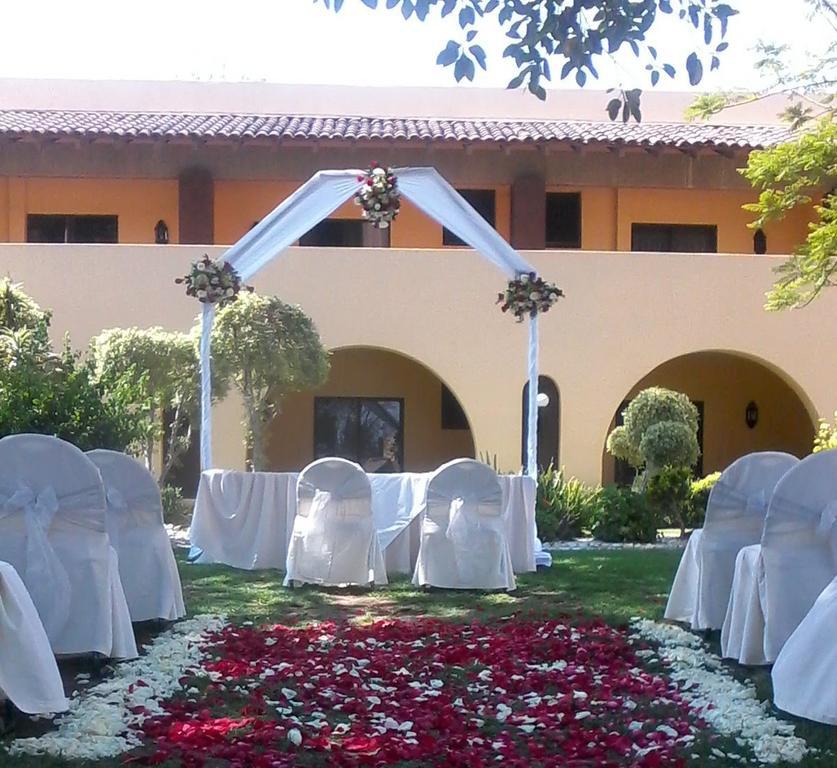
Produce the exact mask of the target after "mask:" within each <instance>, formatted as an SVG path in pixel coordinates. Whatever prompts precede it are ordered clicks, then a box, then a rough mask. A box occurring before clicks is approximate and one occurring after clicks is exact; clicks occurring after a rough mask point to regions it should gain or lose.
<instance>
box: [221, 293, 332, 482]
mask: <svg viewBox="0 0 837 768" xmlns="http://www.w3.org/2000/svg"><path fill="white" fill-rule="evenodd" d="M212 366H213V369H214V371H215V375H216V376H217V377H218V379H219V387H218V390H219V392H218V393H219V395H220V394H221V393H223V391H224V389H225V388H227V387H229V386H230V385H232V386H234V387H236V389H238V390H239V391H240V392H241V394H242V397H243V399H244V407H245V411H246V418H247V433H248V447H249V448H250V449H251V450H252V458H253V465H254V468H255V469H256V470H261V469H266V468H267V467H266V463H267V457H266V454H265V448H266V446H265V436H264V428H265V426H266V425H267V424H268V423H269V421H270V420H271V419H272V418H273V416H274V415H275V413H276V411H277V408H278V403H279V401H280V400H281V397H282V396H283V395H285V394H287V393H289V392H299V391H302V390H305V389H311V388H314V387H317V386H319V385H320V384H322V383H323V382H324V381H325V380H326V378H327V376H328V370H329V363H328V352H327V351H326V350H325V348H324V347H323V345H322V343H321V342H320V337H319V334H318V333H317V329H316V328H315V327H314V323H313V322H312V321H311V319H310V318H309V317H308V316H307V315H306V314H305V313H304V312H303V311H302V310H301V309H300V308H299V307H294V306H290V305H288V304H285V303H284V302H283V301H281V300H280V299H279V298H277V297H276V296H260V295H258V294H255V293H242V294H240V295H239V297H238V299H236V301H234V302H232V303H230V304H228V305H227V306H225V307H224V308H223V309H221V310H219V312H218V315H217V317H216V319H215V325H214V327H213V331H212Z"/></svg>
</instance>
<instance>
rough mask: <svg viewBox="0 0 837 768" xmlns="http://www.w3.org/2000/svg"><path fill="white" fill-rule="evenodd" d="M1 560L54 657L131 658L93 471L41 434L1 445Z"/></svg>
mask: <svg viewBox="0 0 837 768" xmlns="http://www.w3.org/2000/svg"><path fill="white" fill-rule="evenodd" d="M0 560H4V561H6V562H8V563H10V564H11V565H12V566H13V567H14V568H15V570H16V571H17V572H18V574H19V575H20V576H21V578H22V579H23V583H24V584H25V585H26V588H27V590H28V591H29V594H30V596H31V597H32V602H33V603H34V604H35V607H36V608H37V610H38V614H39V615H40V617H41V621H42V622H43V625H44V629H45V630H46V633H47V637H49V641H50V644H51V645H52V650H53V652H54V653H56V654H79V653H91V652H96V653H101V654H103V655H105V656H108V657H111V658H133V657H134V656H136V655H137V648H136V644H135V642H134V633H133V629H132V628H131V617H130V614H129V613H128V605H127V603H126V602H125V594H124V592H123V591H122V584H121V582H120V580H119V566H118V562H117V558H116V552H115V551H114V550H113V549H112V547H111V546H110V542H109V539H108V535H107V532H106V530H105V492H104V487H103V485H102V479H101V477H100V476H99V471H98V470H97V469H96V467H95V465H94V464H93V463H92V462H91V461H90V460H89V459H88V458H87V457H86V456H85V455H84V454H83V453H82V452H81V451H80V450H79V449H78V448H76V447H75V446H73V445H70V443H67V442H64V441H63V440H59V439H58V438H55V437H49V436H46V435H11V436H9V437H4V438H3V439H2V440H0Z"/></svg>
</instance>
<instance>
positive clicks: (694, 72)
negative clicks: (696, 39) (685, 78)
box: [686, 53, 703, 85]
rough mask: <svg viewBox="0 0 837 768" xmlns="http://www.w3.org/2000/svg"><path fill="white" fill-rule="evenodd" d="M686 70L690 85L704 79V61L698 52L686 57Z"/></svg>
mask: <svg viewBox="0 0 837 768" xmlns="http://www.w3.org/2000/svg"><path fill="white" fill-rule="evenodd" d="M686 72H688V74H689V84H690V85H697V84H698V83H699V82H700V81H701V80H702V79H703V63H702V62H701V60H700V59H699V58H698V55H697V54H696V53H690V54H689V56H688V58H687V59H686Z"/></svg>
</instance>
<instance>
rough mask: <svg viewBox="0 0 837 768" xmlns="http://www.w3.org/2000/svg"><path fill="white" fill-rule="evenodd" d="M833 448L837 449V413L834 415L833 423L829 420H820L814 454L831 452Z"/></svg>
mask: <svg viewBox="0 0 837 768" xmlns="http://www.w3.org/2000/svg"><path fill="white" fill-rule="evenodd" d="M832 448H837V411H835V413H834V422H833V423H832V422H830V421H828V419H820V423H819V426H818V427H817V434H816V435H814V449H813V453H819V452H820V451H830V450H831V449H832Z"/></svg>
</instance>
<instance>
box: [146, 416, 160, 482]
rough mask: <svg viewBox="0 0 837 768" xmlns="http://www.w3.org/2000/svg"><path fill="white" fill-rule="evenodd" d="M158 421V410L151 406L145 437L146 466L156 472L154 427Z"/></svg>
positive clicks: (150, 470)
mask: <svg viewBox="0 0 837 768" xmlns="http://www.w3.org/2000/svg"><path fill="white" fill-rule="evenodd" d="M156 423H157V411H156V409H155V408H151V409H150V410H149V411H148V425H149V431H148V434H147V435H146V438H145V468H146V469H147V470H148V471H149V472H152V473H153V472H154V427H155V426H156Z"/></svg>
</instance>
